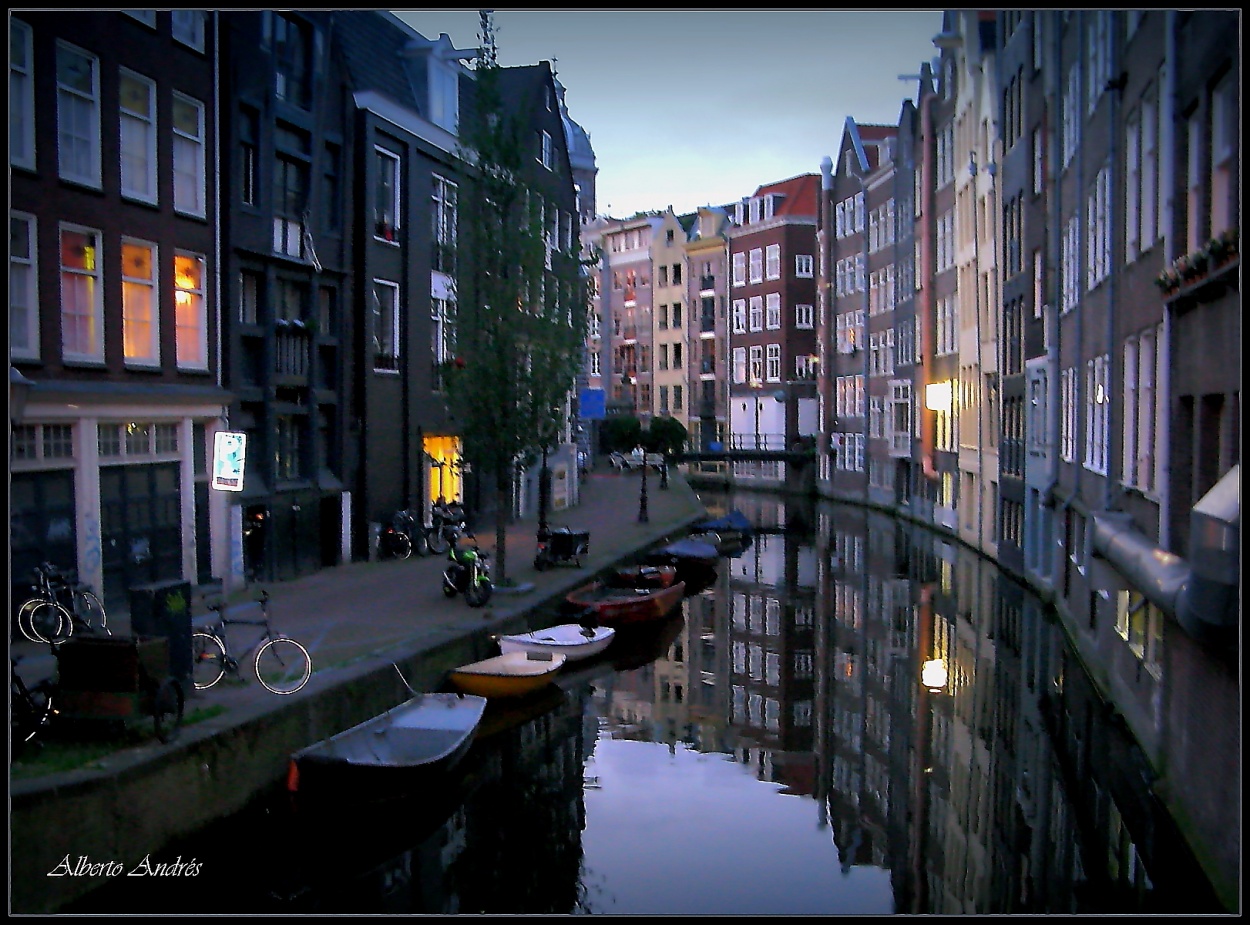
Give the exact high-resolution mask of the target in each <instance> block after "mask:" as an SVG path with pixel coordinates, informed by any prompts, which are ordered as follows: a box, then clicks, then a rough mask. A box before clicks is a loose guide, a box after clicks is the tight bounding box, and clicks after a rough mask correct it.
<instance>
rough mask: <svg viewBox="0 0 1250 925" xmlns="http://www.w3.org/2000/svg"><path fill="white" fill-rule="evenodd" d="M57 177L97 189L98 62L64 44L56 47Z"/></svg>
mask: <svg viewBox="0 0 1250 925" xmlns="http://www.w3.org/2000/svg"><path fill="white" fill-rule="evenodd" d="M56 118H57V155H58V163H59V165H60V166H59V170H60V177H61V179H63V180H71V181H73V182H74V183H82V184H84V185H86V186H93V187H96V188H99V187H100V62H99V60H98V59H97V58H96V57H95V56H94V55H89V54H87V53H86V52H84V51H81V50H79V49H77V48H74V47H72V46H70V45H66V44H64V43H60V42H58V43H57V48H56Z"/></svg>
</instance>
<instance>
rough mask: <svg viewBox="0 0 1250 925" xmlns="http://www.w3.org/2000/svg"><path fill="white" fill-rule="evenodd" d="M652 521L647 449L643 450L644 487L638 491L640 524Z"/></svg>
mask: <svg viewBox="0 0 1250 925" xmlns="http://www.w3.org/2000/svg"><path fill="white" fill-rule="evenodd" d="M650 520H651V515H650V513H648V511H647V447H646V444H645V442H644V445H643V448H642V485H641V486H640V488H639V489H638V522H639V523H640V524H645V523H647V522H649V521H650Z"/></svg>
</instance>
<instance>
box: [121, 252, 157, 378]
mask: <svg viewBox="0 0 1250 925" xmlns="http://www.w3.org/2000/svg"><path fill="white" fill-rule="evenodd" d="M155 254H156V248H155V247H154V246H153V245H151V244H145V243H143V242H141V241H128V240H123V241H122V345H123V350H124V353H125V357H126V363H127V365H135V366H155V365H157V364H159V362H160V357H159V353H158V347H157V343H158V340H157V331H158V328H157V312H156V269H155V263H156V262H155V260H154V259H153V258H154V256H155Z"/></svg>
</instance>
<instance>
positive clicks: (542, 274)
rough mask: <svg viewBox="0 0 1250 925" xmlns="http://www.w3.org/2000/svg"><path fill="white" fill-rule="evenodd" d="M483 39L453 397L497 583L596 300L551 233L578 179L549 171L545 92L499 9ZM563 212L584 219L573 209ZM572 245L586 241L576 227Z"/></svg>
mask: <svg viewBox="0 0 1250 925" xmlns="http://www.w3.org/2000/svg"><path fill="white" fill-rule="evenodd" d="M479 38H480V40H481V46H480V49H479V52H478V57H477V59H476V60H475V62H474V68H473V73H474V80H473V81H472V87H471V91H472V101H471V104H470V105H468V106H463V107H462V109H461V131H460V140H461V149H462V150H461V157H462V160H463V162H464V164H465V165H466V173H467V176H466V177H465V180H464V183H463V186H462V188H461V190H460V192H459V215H458V228H457V238H456V240H457V253H458V259H457V261H456V267H457V278H456V316H455V324H454V338H455V340H454V344H455V346H454V354H453V359H452V360H451V361H450V362H448V363H446V364H445V367H444V368H445V370H446V376H445V379H444V382H445V386H444V388H445V391H446V395H447V400H448V405H449V407H450V409H451V411H452V413H453V414H454V416H455V418H456V421H457V423H458V424H459V426H460V431H461V438H462V440H463V442H464V455H465V458H466V460H467V461H468V462H470V463H471V464H472V465H473V467H474V468H475V471H476V472H477V473H478V474H479V476H480V477H481V478H482V479H483V480H484V481H483V482H482V484H484V485H486V484H493V488H494V492H495V505H494V509H495V510H494V516H495V540H496V546H495V548H496V557H497V558H496V562H497V565H496V578H497V580H498V581H500V582H501V583H507V580H508V579H507V550H506V548H505V528H506V526H507V521H508V518H509V516H510V512H511V495H512V486H513V479H514V477H515V474H516V472H517V470H518V468H519V467H522V466H525V465H528V464H531V463H532V462H533V460H534V459H535V458H536V456H537V454H538V453H539V452H540V451H541V449H542V446H543V444H544V443H547V444H548V445H550V444H551V443H553V442H554V440H555V438H556V436H557V435H558V434H559V432H560V430H561V428H562V427H563V426H564V425H565V422H567V420H568V416H569V402H570V395H571V392H572V388H573V384H574V382H575V377H576V374H577V371H578V368H579V363H580V360H581V355H582V349H583V345H584V343H585V336H586V318H587V298H586V288H585V279H584V277H583V274H582V266H581V263H580V261H579V259H578V257H577V255H576V254H575V253H564V252H562V251H561V250H560V248H559V243H560V242H559V240H558V236H557V235H556V234H553V233H552V226H553V221H554V216H553V210H555V209H556V206H557V204H560V205H562V206H563V205H564V204H565V203H575V202H576V200H575V198H574V194H573V189H572V177H571V175H570V174H569V173H568V171H567V168H566V169H563V170H548V169H544V168H543V167H542V164H541V163H540V162H539V161H538V160H537V158H536V157H535V154H536V151H535V145H536V141H535V139H536V138H537V136H538V132H537V131H536V130H535V124H536V122H535V119H536V117H537V116H538V115H539V114H540V113H541V112H542V111H543V110H544V109H545V107H544V106H543V105H542V104H543V93H542V92H541V85H539V84H536V83H534V82H532V81H527V80H526V75H524V74H521V73H519V71H523V70H525V69H511V68H509V69H504V68H501V67H500V66H499V64H498V51H497V47H496V43H495V37H494V25H493V22H492V18H491V14H490V12H489V11H483V12H482V13H481V31H480V34H479ZM545 66H546V65H539V67H545ZM512 72H517V73H512ZM547 79H548V80H549V79H550V78H547ZM536 168H538V169H536ZM562 211H565V212H566V214H567V215H574V218H573V221H574V222H576V218H575V212H576V210H575V208H573V207H571V206H564V209H563V210H562ZM571 238H572V240H573V241H574V242H577V241H578V238H579V236H578V234H577V229H576V228H574V229H573V234H572V236H571Z"/></svg>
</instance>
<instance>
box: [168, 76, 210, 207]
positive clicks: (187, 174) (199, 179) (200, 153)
mask: <svg viewBox="0 0 1250 925" xmlns="http://www.w3.org/2000/svg"><path fill="white" fill-rule="evenodd" d="M173 128H174V145H173V147H174V208H175V209H176V210H177V211H179V212H185V213H187V214H188V215H195V216H199V217H201V218H202V217H203V216H204V215H205V214H206V212H205V202H206V196H205V190H204V104H203V103H201V102H200V101H199V100H195V99H192V98H191V97H189V96H183V95H182V94H181V93H175V94H174V106H173Z"/></svg>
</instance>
